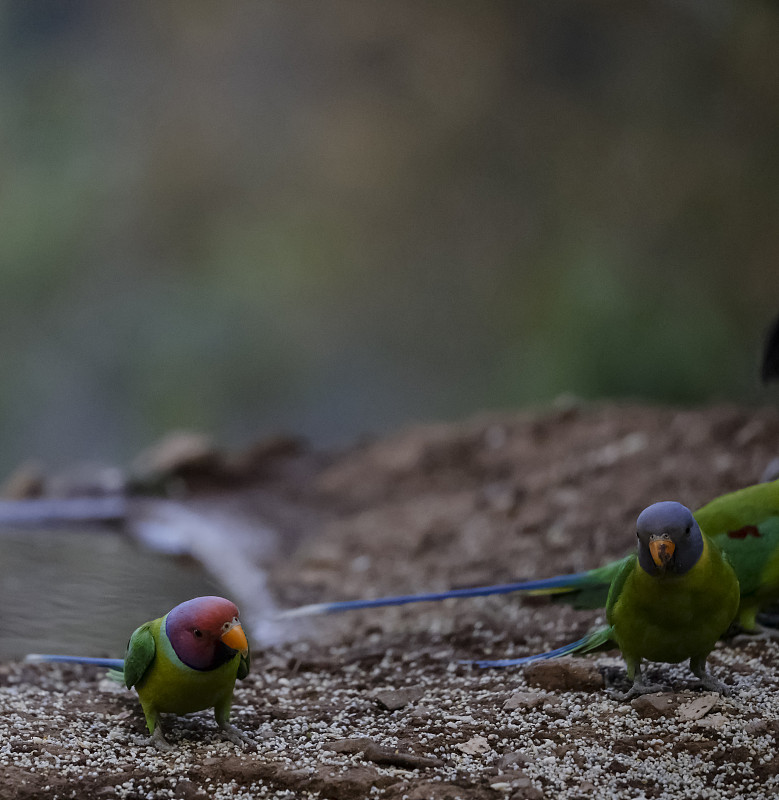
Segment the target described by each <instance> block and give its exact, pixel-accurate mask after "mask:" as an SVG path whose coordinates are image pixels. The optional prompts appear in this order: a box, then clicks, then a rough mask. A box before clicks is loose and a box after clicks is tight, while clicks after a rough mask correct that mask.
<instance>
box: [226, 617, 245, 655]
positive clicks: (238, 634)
mask: <svg viewBox="0 0 779 800" xmlns="http://www.w3.org/2000/svg"><path fill="white" fill-rule="evenodd" d="M222 641H223V642H224V643H225V644H226V645H227V646H228V647H230V648H231V649H233V650H238V651H239V652H240V654H241V655H242V656H243V657H244V658H246V656H248V655H249V642H247V641H246V634H245V633H244V632H243V628H242V627H241V623H240V622H236V623H235V625H233V626H232V627H231V628H229V629H228V630H226V631H225V632H224V633H223V634H222Z"/></svg>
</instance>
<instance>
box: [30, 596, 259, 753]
mask: <svg viewBox="0 0 779 800" xmlns="http://www.w3.org/2000/svg"><path fill="white" fill-rule="evenodd" d="M249 658H250V657H249V645H248V642H247V641H246V635H245V634H244V632H243V628H242V627H241V623H240V622H239V621H238V609H237V607H236V606H235V604H234V603H231V602H230V601H229V600H225V599H224V598H223V597H196V598H194V599H193V600H187V601H186V602H184V603H181V604H179V605H177V606H176V607H175V608H173V609H172V610H171V611H169V612H168V613H167V614H166V615H165V616H164V617H159V618H158V619H154V620H151V622H146V623H144V624H143V625H141V626H140V627H139V628H137V629H136V630H135V631H134V632H133V634H132V636H131V637H130V641H129V643H128V645H127V652H126V653H125V657H124V660H122V659H100V658H82V657H79V656H56V655H55V656H50V655H33V656H28V659H29V660H32V661H48V662H64V663H79V664H96V665H98V666H105V667H108V668H110V669H113V670H117V671H118V672H119V673H120V677H121V680H122V681H123V682H124V684H125V685H126V686H127V688H128V689H129V688H131V687H133V686H134V687H135V689H136V691H137V692H138V698H139V699H140V701H141V707H142V708H143V713H144V715H145V716H146V724H147V726H148V729H149V733H151V743H152V744H154V745H156V746H157V747H158V748H159V749H162V750H169V749H172V747H171V745H170V744H169V743H168V742H167V740H166V739H165V736H164V734H163V732H162V727H161V725H160V714H162V713H172V714H189V713H190V712H192V711H202V710H203V709H207V708H213V709H214V716H215V717H216V722H217V724H218V725H219V727H220V728H221V729H222V730H223V731H224V733H225V735H226V737H227V738H228V739H230V741H232V742H235V743H236V744H237V743H240V742H245V741H247V738H246V737H245V735H244V734H243V733H241V732H240V731H239V730H238V729H237V728H235V727H234V726H233V725H231V724H230V721H229V720H230V708H231V706H232V701H233V689H234V687H235V681H236V678H245V677H246V675H247V674H248V672H249Z"/></svg>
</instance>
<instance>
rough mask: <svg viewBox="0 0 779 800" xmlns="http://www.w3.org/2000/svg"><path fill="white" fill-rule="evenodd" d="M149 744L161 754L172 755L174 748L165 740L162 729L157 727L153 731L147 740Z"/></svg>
mask: <svg viewBox="0 0 779 800" xmlns="http://www.w3.org/2000/svg"><path fill="white" fill-rule="evenodd" d="M149 744H150V745H153V746H154V747H156V748H157V749H158V750H161V751H162V752H163V753H172V752H173V751H175V749H176V748H175V747H174V746H173V745H172V744H171V743H170V742H169V741H168V740H167V739H166V738H165V734H164V733H163V732H162V728H161V727H160V726H159V725H158V726H157V727H156V728H155V729H154V733H153V734H152V735H151V737H150V738H149Z"/></svg>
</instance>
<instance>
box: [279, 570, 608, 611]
mask: <svg viewBox="0 0 779 800" xmlns="http://www.w3.org/2000/svg"><path fill="white" fill-rule="evenodd" d="M621 564H622V562H621V561H613V562H611V563H610V564H606V566H604V567H598V568H597V569H591V570H588V571H587V572H576V573H573V574H572V575H556V576H555V577H553V578H545V579H542V580H536V581H518V582H516V583H501V584H497V585H495V586H478V587H474V588H471V589H452V590H450V591H447V592H431V593H427V594H405V595H399V596H397V597H378V598H375V599H373V600H340V601H336V602H334V603H312V604H311V605H307V606H299V607H298V608H290V609H288V610H286V611H282V612H281V613H280V614H279V615H278V617H277V618H278V619H289V618H290V617H308V616H312V615H314V614H337V613H340V612H341V611H354V610H356V609H360V608H381V607H383V606H402V605H406V604H407V603H427V602H436V601H438V600H450V599H452V598H458V597H459V598H463V597H486V596H487V595H493V594H510V593H512V592H517V593H519V594H524V595H531V596H532V595H554V596H555V597H556V599H560V600H561V601H564V602H569V603H572V604H573V605H574V606H575V607H576V608H600V607H602V606H604V605H605V604H606V597H607V595H608V591H609V584H610V583H611V579H612V577H613V576H614V575H615V574H616V573H617V571H618V570H619V567H620V566H621Z"/></svg>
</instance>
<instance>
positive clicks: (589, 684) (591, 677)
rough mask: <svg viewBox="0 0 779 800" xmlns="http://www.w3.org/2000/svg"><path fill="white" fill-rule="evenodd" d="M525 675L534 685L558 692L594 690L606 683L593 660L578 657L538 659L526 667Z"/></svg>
mask: <svg viewBox="0 0 779 800" xmlns="http://www.w3.org/2000/svg"><path fill="white" fill-rule="evenodd" d="M525 677H526V678H527V680H528V683H530V684H533V685H534V686H539V687H541V688H542V689H548V690H549V691H558V692H570V691H579V692H593V691H597V690H598V689H603V688H604V686H605V685H606V684H605V681H604V680H603V675H601V674H600V672H599V671H598V669H597V667H596V666H595V665H594V664H593V663H592V662H590V661H586V660H583V659H578V658H556V659H553V660H549V661H536V662H534V663H531V664H528V665H527V666H526V667H525Z"/></svg>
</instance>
